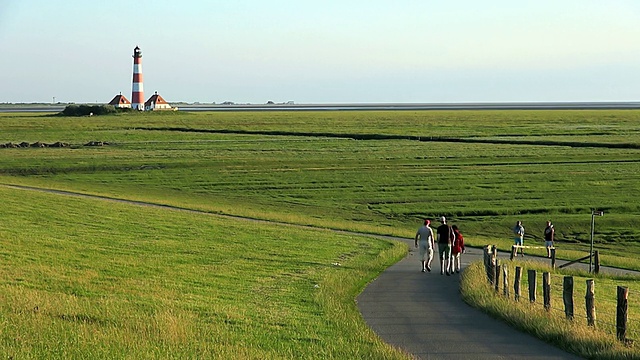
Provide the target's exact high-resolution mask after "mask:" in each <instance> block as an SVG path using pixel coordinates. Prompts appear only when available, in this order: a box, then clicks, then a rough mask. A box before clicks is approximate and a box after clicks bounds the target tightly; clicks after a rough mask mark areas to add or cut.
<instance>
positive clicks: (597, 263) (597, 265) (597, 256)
mask: <svg viewBox="0 0 640 360" xmlns="http://www.w3.org/2000/svg"><path fill="white" fill-rule="evenodd" d="M593 262H594V264H595V267H594V269H593V271H594V272H595V273H596V274H599V273H600V251H598V250H596V251H594V252H593Z"/></svg>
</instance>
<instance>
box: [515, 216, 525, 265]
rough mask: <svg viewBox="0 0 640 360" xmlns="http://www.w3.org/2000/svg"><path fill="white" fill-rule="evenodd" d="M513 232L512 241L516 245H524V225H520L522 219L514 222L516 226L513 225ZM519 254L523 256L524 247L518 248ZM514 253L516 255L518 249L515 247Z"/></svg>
mask: <svg viewBox="0 0 640 360" xmlns="http://www.w3.org/2000/svg"><path fill="white" fill-rule="evenodd" d="M513 233H514V234H515V237H514V238H513V242H514V244H515V245H516V246H524V226H522V221H518V222H516V226H514V227H513ZM520 254H522V256H524V248H522V247H521V248H520ZM516 255H518V249H517V248H516Z"/></svg>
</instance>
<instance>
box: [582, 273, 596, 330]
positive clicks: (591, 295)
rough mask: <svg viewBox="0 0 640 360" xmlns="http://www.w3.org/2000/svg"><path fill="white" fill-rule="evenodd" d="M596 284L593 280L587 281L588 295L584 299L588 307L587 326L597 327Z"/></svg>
mask: <svg viewBox="0 0 640 360" xmlns="http://www.w3.org/2000/svg"><path fill="white" fill-rule="evenodd" d="M595 296H596V295H595V284H594V281H593V279H589V280H587V294H586V295H585V297H584V300H585V306H586V307H587V324H588V325H589V326H596V301H595Z"/></svg>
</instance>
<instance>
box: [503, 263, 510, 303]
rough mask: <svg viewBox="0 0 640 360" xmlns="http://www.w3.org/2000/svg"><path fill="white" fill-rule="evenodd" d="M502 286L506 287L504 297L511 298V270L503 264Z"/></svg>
mask: <svg viewBox="0 0 640 360" xmlns="http://www.w3.org/2000/svg"><path fill="white" fill-rule="evenodd" d="M502 288H503V289H504V297H506V298H507V299H508V298H509V270H507V267H506V266H505V265H502Z"/></svg>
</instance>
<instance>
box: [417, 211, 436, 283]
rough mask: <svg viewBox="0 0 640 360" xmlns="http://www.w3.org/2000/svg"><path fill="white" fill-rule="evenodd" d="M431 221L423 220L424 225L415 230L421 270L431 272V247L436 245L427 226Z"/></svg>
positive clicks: (431, 231)
mask: <svg viewBox="0 0 640 360" xmlns="http://www.w3.org/2000/svg"><path fill="white" fill-rule="evenodd" d="M429 225H431V221H430V220H428V219H425V220H424V225H423V226H421V227H420V228H419V229H418V232H416V239H415V240H416V247H418V240H420V261H421V263H422V272H425V270H426V271H429V272H431V260H433V249H434V248H435V247H436V244H435V240H434V239H433V230H432V229H431V227H430V226H429Z"/></svg>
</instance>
